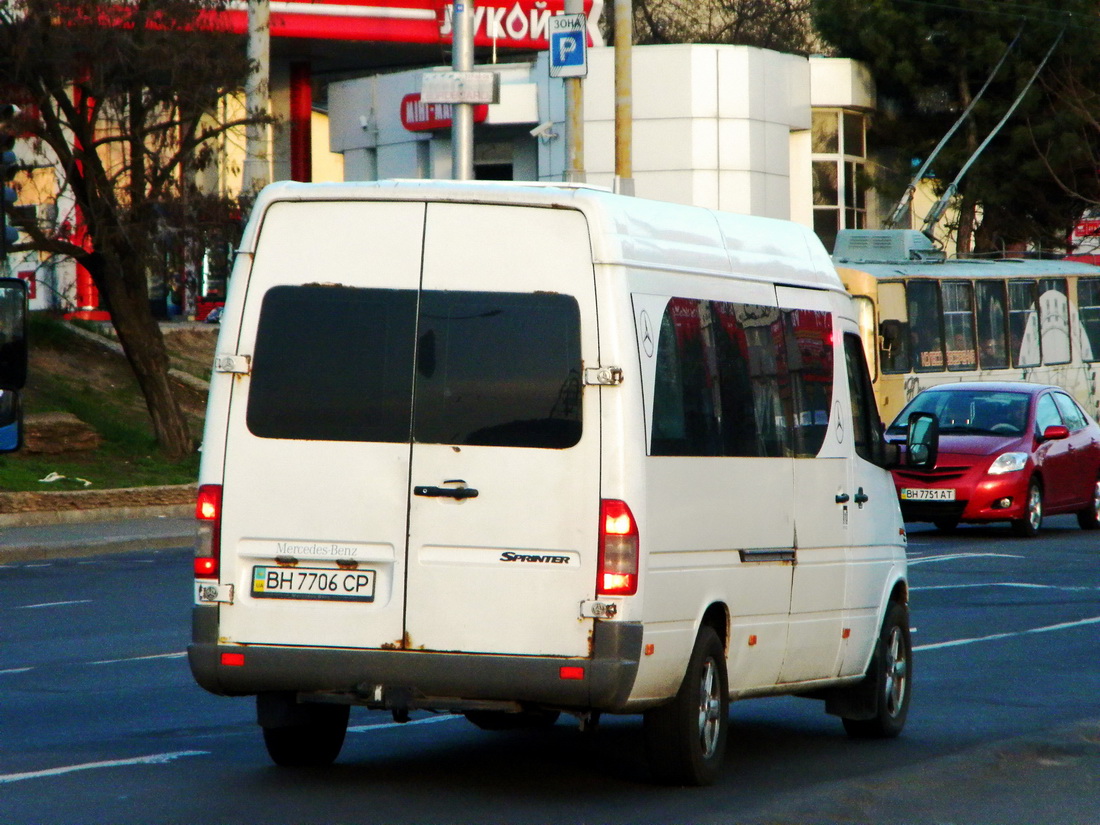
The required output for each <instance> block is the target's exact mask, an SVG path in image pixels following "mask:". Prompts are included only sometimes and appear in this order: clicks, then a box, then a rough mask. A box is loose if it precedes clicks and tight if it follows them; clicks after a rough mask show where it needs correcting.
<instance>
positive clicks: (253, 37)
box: [241, 0, 271, 203]
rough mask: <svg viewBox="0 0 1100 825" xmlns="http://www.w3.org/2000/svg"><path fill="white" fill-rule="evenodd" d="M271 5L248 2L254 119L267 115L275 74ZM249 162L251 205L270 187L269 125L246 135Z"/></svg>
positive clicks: (245, 180)
mask: <svg viewBox="0 0 1100 825" xmlns="http://www.w3.org/2000/svg"><path fill="white" fill-rule="evenodd" d="M270 21H271V5H270V2H269V0H248V63H249V72H248V78H247V79H246V81H245V109H246V110H247V112H248V116H249V117H250V118H258V117H262V116H264V115H265V114H267V99H268V93H269V90H270V74H271V26H270ZM244 142H245V158H244V168H243V169H242V181H241V195H242V197H243V198H244V199H246V200H247V201H248V202H249V203H251V202H252V200H253V199H254V198H255V197H256V193H257V192H259V191H260V190H261V189H263V188H264V186H266V185H267V183H268V177H269V175H270V172H269V170H268V157H267V153H268V145H267V144H268V140H267V124H266V123H249V124H248V125H246V126H245V132H244Z"/></svg>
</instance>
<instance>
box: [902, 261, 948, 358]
mask: <svg viewBox="0 0 1100 825" xmlns="http://www.w3.org/2000/svg"><path fill="white" fill-rule="evenodd" d="M908 297H909V306H908V309H909V331H910V334H911V336H912V338H913V355H914V356H915V360H916V363H915V364H914V367H916V369H917V370H918V371H922V372H931V371H933V370H937V371H938V370H942V369H943V362H944V357H943V331H942V328H941V325H940V319H941V318H943V304H942V303H941V302H940V290H939V284H937V283H936V282H935V281H910V282H909V296H908Z"/></svg>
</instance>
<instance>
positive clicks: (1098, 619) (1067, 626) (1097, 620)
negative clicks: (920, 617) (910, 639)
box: [913, 616, 1100, 650]
mask: <svg viewBox="0 0 1100 825" xmlns="http://www.w3.org/2000/svg"><path fill="white" fill-rule="evenodd" d="M1090 624H1100V616H1093V617H1092V618H1091V619H1081V620H1079V621H1076V622H1062V623H1060V624H1052V625H1047V626H1046V627H1031V628H1028V629H1027V630H1016V631H1013V632H1012V633H994V634H992V635H990V636H977V637H975V638H973V639H954V640H952V641H950V642H935V643H933V644H929V645H914V647H913V650H939V649H940V648H944V647H960V646H962V645H972V644H975V643H977V642H993V641H997V640H998V639H1011V638H1012V637H1014V636H1026V635H1027V634H1029V633H1051V632H1053V631H1055V630H1071V629H1073V628H1077V627H1085V626H1086V625H1090Z"/></svg>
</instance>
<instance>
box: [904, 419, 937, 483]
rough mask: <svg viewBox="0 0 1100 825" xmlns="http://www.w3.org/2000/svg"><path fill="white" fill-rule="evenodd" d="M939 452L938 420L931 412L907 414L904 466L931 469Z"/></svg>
mask: <svg viewBox="0 0 1100 825" xmlns="http://www.w3.org/2000/svg"><path fill="white" fill-rule="evenodd" d="M939 452H940V422H939V419H937V418H936V416H934V415H932V413H926V412H915V413H913V414H912V415H910V416H909V422H908V426H907V427H906V434H905V466H906V467H913V468H915V469H931V468H932V467H935V466H936V458H937V457H938V456H939Z"/></svg>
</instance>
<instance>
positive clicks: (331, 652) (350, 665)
mask: <svg viewBox="0 0 1100 825" xmlns="http://www.w3.org/2000/svg"><path fill="white" fill-rule="evenodd" d="M194 610H195V616H194V631H195V632H194V637H195V640H196V641H194V642H193V643H192V644H191V645H190V646H189V647H188V649H187V658H188V661H189V662H190V665H191V672H192V674H193V675H194V677H195V680H196V681H197V682H198V683H199V684H200V685H201V686H202V687H204V688H206V689H207V690H209V691H210V692H212V693H217V694H222V695H245V694H254V693H265V692H269V691H280V692H282V691H290V692H296V693H324V692H328V693H341V694H348V695H351V696H352V697H355V698H356V700H357V701H358V702H360V703H362V704H366V705H377V706H389V704H390V702H391V701H392V698H391V697H395V696H397V697H401V698H400V700H399V701H400V702H402V703H403V704H406V705H407V706H409V707H422V708H439V709H445V708H448V707H451V706H453V705H454V704H455V700H462V701H478V700H482V701H508V702H525V703H531V704H538V705H546V706H550V707H555V708H566V709H577V710H604V711H616V710H622V709H623V707H624V706H625V704H626V700H627V699H628V697H629V696H630V691H631V689H632V688H633V686H634V678H635V676H636V675H637V672H638V661H639V656H640V654H641V649H642V626H641V624H638V623H632V622H601V621H597V622H596V623H595V626H594V630H593V644H592V656H591V657H589V658H586V659H573V658H564V657H552V656H512V655H498V654H469V653H433V652H426V651H406V650H351V649H347V648H316V647H278V646H272V645H219V644H217V643H216V642H213V641H205V639H210V638H216V636H213V635H212V634H209V633H208V630H209V629H210V628H213V629H214V630H215V632H216V622H217V614H216V611H217V607H215V606H198V607H195V608H194ZM223 653H232V654H238V655H239V654H243V664H236V665H225V664H222V654H223ZM238 661H240V660H239V659H238ZM566 666H568V667H571V668H576V667H582V668H583V669H584V678H582V679H575V678H574V679H563V678H562V674H561V668H562V667H566Z"/></svg>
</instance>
